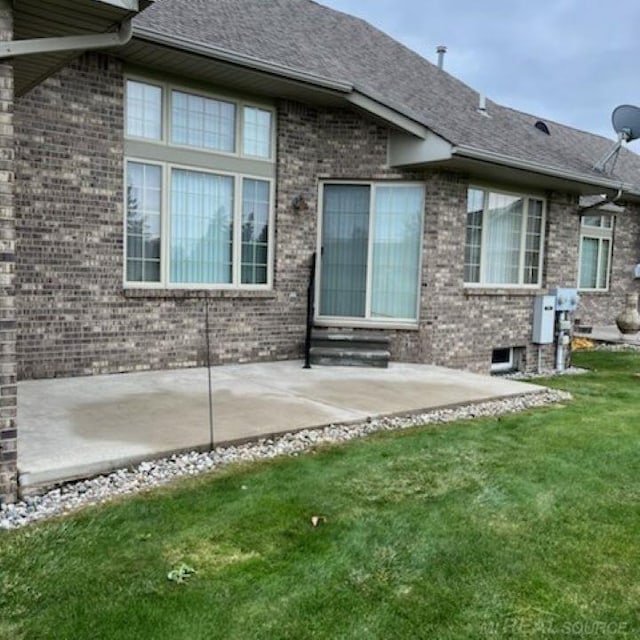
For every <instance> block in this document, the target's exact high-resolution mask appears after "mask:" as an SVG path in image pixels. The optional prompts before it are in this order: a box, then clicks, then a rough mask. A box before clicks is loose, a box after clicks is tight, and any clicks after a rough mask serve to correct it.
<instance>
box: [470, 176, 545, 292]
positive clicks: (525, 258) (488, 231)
mask: <svg viewBox="0 0 640 640" xmlns="http://www.w3.org/2000/svg"><path fill="white" fill-rule="evenodd" d="M544 218H545V203H544V200H542V199H540V198H535V197H532V196H527V195H522V194H514V193H506V192H497V191H489V190H487V189H479V188H475V187H474V188H470V189H469V190H468V195H467V226H466V240H465V252H464V281H465V283H466V284H468V285H485V286H525V287H526V286H534V287H539V286H540V285H541V276H542V247H543V242H544Z"/></svg>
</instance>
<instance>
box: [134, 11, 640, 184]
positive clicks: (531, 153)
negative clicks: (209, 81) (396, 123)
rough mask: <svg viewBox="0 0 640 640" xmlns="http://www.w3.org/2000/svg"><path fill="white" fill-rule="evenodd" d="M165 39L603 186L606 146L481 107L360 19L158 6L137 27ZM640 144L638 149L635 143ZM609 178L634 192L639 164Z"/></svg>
mask: <svg viewBox="0 0 640 640" xmlns="http://www.w3.org/2000/svg"><path fill="white" fill-rule="evenodd" d="M135 24H136V26H141V27H144V28H147V29H151V30H153V31H156V32H159V33H162V34H166V35H169V36H178V37H181V38H184V39H187V40H190V41H193V42H198V43H206V44H210V45H215V46H218V47H223V48H226V49H228V50H231V51H234V52H236V53H241V54H243V55H247V56H252V57H255V58H259V59H261V60H264V61H268V62H272V63H275V64H278V65H284V66H287V67H290V68H292V69H296V70H300V71H305V72H309V73H314V74H316V75H320V76H324V77H326V78H329V79H332V80H336V81H341V82H348V83H351V84H352V85H353V86H354V88H355V89H356V90H357V91H359V92H361V93H363V94H365V95H368V96H369V97H372V98H374V99H376V100H378V101H380V102H382V103H383V104H386V105H387V106H390V107H392V108H394V109H396V110H399V111H401V112H402V113H404V114H405V115H407V116H409V117H411V118H413V119H415V120H416V121H417V122H420V123H421V124H423V125H425V126H427V127H428V128H430V129H431V130H432V131H434V132H435V133H437V134H438V135H440V136H442V137H443V138H445V139H447V140H448V141H449V142H451V143H452V144H455V145H465V146H470V147H474V148H477V149H481V150H483V151H489V152H494V153H497V154H501V155H504V156H510V157H513V158H517V159H521V160H525V161H529V162H536V163H539V164H542V165H545V166H548V167H554V168H558V169H561V170H569V171H573V172H578V173H580V174H583V175H585V176H592V177H593V178H598V177H600V178H601V177H602V174H599V173H597V172H595V171H594V170H593V168H592V167H593V165H594V164H595V162H597V161H598V160H599V159H600V158H601V157H602V156H604V155H605V154H606V153H607V152H608V151H609V150H610V149H611V148H612V145H613V143H612V141H611V140H609V139H608V138H604V137H602V136H597V135H594V134H590V133H587V132H584V131H579V130H577V129H574V128H572V127H568V126H565V125H561V124H559V123H556V122H551V121H548V120H547V121H546V124H547V126H548V127H549V130H550V133H551V135H546V134H545V133H543V132H541V131H539V130H538V129H536V128H535V127H534V124H535V123H536V121H537V120H538V118H536V117H535V116H533V115H529V114H526V113H522V112H519V111H516V110H514V109H510V108H507V107H504V106H501V105H499V104H496V103H494V102H492V101H490V100H487V111H488V113H489V114H490V116H491V117H486V116H483V115H482V114H480V113H478V110H477V107H478V93H477V92H476V91H475V90H473V89H472V88H471V87H469V86H467V85H465V84H464V83H463V82H461V81H460V80H458V79H457V78H455V77H453V76H451V75H450V74H448V73H446V72H445V71H442V70H440V69H438V68H437V67H436V66H435V65H433V64H432V63H430V62H428V61H427V60H425V59H424V58H422V57H421V56H419V55H418V54H417V53H415V52H414V51H412V50H410V49H409V48H407V47H405V46H404V45H402V44H400V43H399V42H397V41H395V40H393V38H391V37H389V36H387V35H386V34H385V33H383V32H382V31H380V30H378V29H376V28H375V27H373V26H371V25H370V24H368V23H367V22H365V21H363V20H360V19H359V18H356V17H353V16H350V15H347V14H345V13H341V12H339V11H335V10H333V9H329V8H327V7H324V6H322V5H320V4H317V3H316V2H312V1H311V0H156V2H155V4H154V5H153V6H152V7H151V8H149V9H147V10H146V11H145V12H144V13H143V14H141V15H139V16H138V17H137V18H136V19H135ZM637 144H640V143H637ZM608 177H609V178H616V179H620V180H623V181H624V182H626V183H630V184H634V185H639V189H640V156H638V155H636V154H635V153H632V152H630V151H629V150H627V149H622V150H621V153H620V156H619V159H618V161H617V164H616V167H615V171H614V173H613V174H612V175H610V176H608Z"/></svg>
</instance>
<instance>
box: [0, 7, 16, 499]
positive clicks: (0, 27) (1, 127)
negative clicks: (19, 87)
mask: <svg viewBox="0 0 640 640" xmlns="http://www.w3.org/2000/svg"><path fill="white" fill-rule="evenodd" d="M12 39H13V16H12V9H11V8H10V5H9V4H8V3H4V2H0V40H1V41H6V40H12ZM13 161H14V139H13V69H12V66H11V63H7V62H3V63H2V64H0V502H3V501H11V500H14V499H15V497H16V494H17V482H16V464H17V436H18V432H17V424H16V401H17V396H16V321H15V307H14V278H15V220H14V207H13V187H14V172H13Z"/></svg>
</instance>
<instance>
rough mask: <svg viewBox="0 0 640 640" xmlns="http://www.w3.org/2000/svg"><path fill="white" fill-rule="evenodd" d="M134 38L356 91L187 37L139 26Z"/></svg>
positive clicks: (300, 80)
mask: <svg viewBox="0 0 640 640" xmlns="http://www.w3.org/2000/svg"><path fill="white" fill-rule="evenodd" d="M133 35H134V37H135V38H137V39H139V40H145V41H147V42H152V43H154V44H160V45H164V46H167V47H171V48H173V49H180V50H181V51H185V52H187V53H195V54H197V55H200V56H204V57H207V58H213V59H215V60H221V61H223V62H230V63H231V64H237V65H241V66H243V67H248V68H250V69H255V70H256V71H264V72H265V73H270V74H273V75H277V76H282V77H285V78H288V79H291V80H297V81H299V82H305V83H307V84H311V85H315V86H318V87H322V88H323V89H331V90H333V91H337V92H339V93H350V92H351V91H353V85H351V84H350V83H348V82H340V81H338V80H332V79H331V78H325V77H323V76H319V75H316V74H314V73H309V72H306V71H300V70H298V69H293V68H291V67H287V66H285V65H280V64H276V63H273V62H269V61H267V60H261V59H260V58H254V57H253V56H247V55H244V54H241V53H237V52H235V51H231V50H229V49H224V48H222V47H216V46H212V45H209V44H206V43H204V42H195V41H193V40H188V39H187V38H181V37H180V36H173V35H168V34H166V33H159V32H157V31H153V30H151V29H145V28H144V27H138V26H134V28H133Z"/></svg>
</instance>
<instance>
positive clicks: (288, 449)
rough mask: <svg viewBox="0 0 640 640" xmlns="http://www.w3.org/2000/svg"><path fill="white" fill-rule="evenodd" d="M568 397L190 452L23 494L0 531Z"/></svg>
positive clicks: (515, 400) (7, 507)
mask: <svg viewBox="0 0 640 640" xmlns="http://www.w3.org/2000/svg"><path fill="white" fill-rule="evenodd" d="M571 398H572V396H571V394H570V393H567V392H565V391H556V390H553V389H542V390H541V391H539V392H535V393H528V394H525V395H521V396H515V397H512V398H505V399H502V400H489V401H486V402H479V403H475V404H469V405H464V406H461V407H454V408H448V409H447V408H445V409H434V410H431V411H427V412H425V413H420V414H414V415H408V416H401V417H398V416H395V417H386V418H369V419H368V420H367V421H365V422H358V423H355V424H346V425H345V424H343V425H329V426H327V427H322V428H318V429H304V430H302V431H296V432H293V433H284V434H282V435H280V436H276V437H272V438H265V439H261V440H258V441H256V442H250V443H247V444H242V445H229V446H226V447H217V448H215V449H214V450H213V451H207V452H204V453H200V452H197V451H191V452H189V453H185V454H181V455H172V456H170V457H168V458H162V459H158V460H150V461H145V462H141V463H140V464H139V465H138V466H137V467H135V468H132V469H119V470H117V471H114V472H112V473H110V474H106V475H101V476H97V477H95V478H91V479H89V480H80V481H78V482H72V483H69V484H65V485H63V486H61V487H57V488H55V489H51V490H50V491H48V492H47V493H45V494H43V495H36V496H28V497H25V498H24V499H23V500H22V501H21V502H17V503H15V504H2V505H0V529H14V528H16V527H21V526H24V525H27V524H30V523H32V522H36V521H38V520H44V519H46V518H50V517H53V516H56V515H61V514H66V513H70V512H72V511H76V510H78V509H80V508H81V507H84V506H87V505H90V504H97V503H101V502H105V501H107V500H109V499H112V498H114V497H116V496H122V495H128V494H133V493H138V492H140V491H144V490H147V489H151V488H153V487H159V486H161V485H164V484H167V483H169V482H171V481H173V480H174V479H176V478H180V477H185V476H194V475H198V474H201V473H207V472H209V471H211V470H212V469H217V468H220V467H223V466H226V465H228V464H233V463H235V462H252V461H255V460H261V459H269V458H276V457H281V456H297V455H298V454H300V453H302V452H304V451H308V450H310V449H313V448H314V447H316V446H317V445H320V444H325V443H336V442H346V441H348V440H352V439H354V438H362V437H364V436H367V435H369V434H371V433H375V432H376V431H394V430H398V429H408V428H411V427H417V426H420V425H426V424H442V423H445V422H453V421H455V420H470V419H473V418H479V417H491V416H500V415H505V414H509V413H515V412H518V411H524V410H526V409H531V408H534V407H542V406H545V405H548V404H553V403H556V402H563V401H566V400H571Z"/></svg>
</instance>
